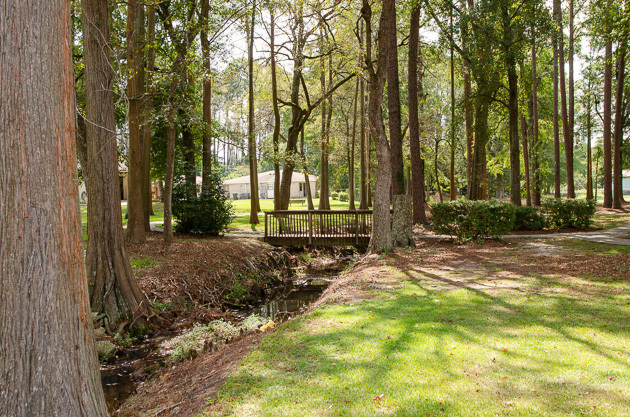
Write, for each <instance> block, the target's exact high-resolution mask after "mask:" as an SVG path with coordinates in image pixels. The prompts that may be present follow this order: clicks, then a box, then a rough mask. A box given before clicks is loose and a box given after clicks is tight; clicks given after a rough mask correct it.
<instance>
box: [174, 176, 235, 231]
mask: <svg viewBox="0 0 630 417" xmlns="http://www.w3.org/2000/svg"><path fill="white" fill-rule="evenodd" d="M172 204H173V217H174V218H175V219H177V224H176V226H175V230H177V231H178V232H182V233H194V234H209V235H218V234H219V233H221V232H223V231H225V229H226V228H227V226H228V224H230V222H231V221H232V214H233V208H232V204H231V203H230V200H229V199H228V197H227V195H226V194H225V191H224V189H223V184H222V182H221V178H220V177H219V175H218V172H216V171H213V172H212V174H211V178H210V187H209V190H208V191H203V192H202V193H201V194H199V196H195V194H194V193H193V190H191V188H190V186H189V185H188V184H186V183H185V182H184V180H183V179H180V180H178V182H177V183H176V184H175V186H174V187H173V203H172Z"/></svg>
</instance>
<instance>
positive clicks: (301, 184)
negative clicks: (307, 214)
mask: <svg viewBox="0 0 630 417" xmlns="http://www.w3.org/2000/svg"><path fill="white" fill-rule="evenodd" d="M303 186H304V183H303V182H301V183H300V192H302V191H304V188H303Z"/></svg>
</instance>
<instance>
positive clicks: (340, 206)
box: [232, 197, 349, 214]
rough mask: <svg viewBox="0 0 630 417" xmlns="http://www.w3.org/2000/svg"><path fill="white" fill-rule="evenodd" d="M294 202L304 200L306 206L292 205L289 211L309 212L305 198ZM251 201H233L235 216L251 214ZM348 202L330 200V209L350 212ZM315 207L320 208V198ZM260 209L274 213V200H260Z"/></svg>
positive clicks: (315, 200)
mask: <svg viewBox="0 0 630 417" xmlns="http://www.w3.org/2000/svg"><path fill="white" fill-rule="evenodd" d="M292 200H304V204H292V205H291V206H289V210H307V209H308V204H306V197H305V198H299V199H297V198H292ZM251 204H252V203H251V200H233V201H232V207H234V214H249V211H250V205H251ZM348 204H349V203H348V202H347V201H339V200H330V209H331V210H348ZM313 205H314V206H315V208H318V207H319V198H314V199H313ZM260 209H261V211H273V200H271V199H265V200H260Z"/></svg>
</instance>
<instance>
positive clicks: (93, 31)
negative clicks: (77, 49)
mask: <svg viewBox="0 0 630 417" xmlns="http://www.w3.org/2000/svg"><path fill="white" fill-rule="evenodd" d="M82 8H83V33H84V35H83V36H84V56H85V94H86V117H87V120H88V123H87V139H88V166H89V171H90V178H89V183H88V187H87V189H88V207H87V212H88V245H87V255H86V266H87V273H88V279H89V282H90V304H91V306H92V311H95V312H98V313H105V314H106V315H107V317H108V320H109V322H110V323H112V324H115V323H118V322H120V321H123V320H126V319H128V318H132V317H135V316H137V315H140V314H147V313H148V312H149V311H150V310H149V306H148V304H147V300H146V298H145V296H144V294H142V292H141V291H140V289H139V288H138V285H137V283H136V280H135V278H134V275H133V271H132V269H131V265H130V264H129V258H128V257H127V251H126V249H125V244H124V241H123V229H122V213H121V209H120V188H119V187H120V186H119V181H120V179H119V177H118V162H117V160H118V158H117V152H118V150H117V146H116V131H115V129H116V124H115V122H114V96H113V89H112V85H113V79H114V74H113V70H112V66H111V62H110V55H109V51H110V49H109V45H108V41H109V2H108V1H107V0H84V1H83V2H82Z"/></svg>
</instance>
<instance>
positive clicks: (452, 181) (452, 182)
mask: <svg viewBox="0 0 630 417" xmlns="http://www.w3.org/2000/svg"><path fill="white" fill-rule="evenodd" d="M450 19H451V33H452V32H453V10H452V9H451V11H450ZM450 49H451V126H450V131H451V143H450V148H451V149H450V151H451V155H450V156H451V158H450V159H451V166H450V169H449V175H448V180H449V181H448V183H449V200H451V201H455V200H456V199H457V193H456V190H455V51H454V49H453V45H452V44H451V48H450Z"/></svg>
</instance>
